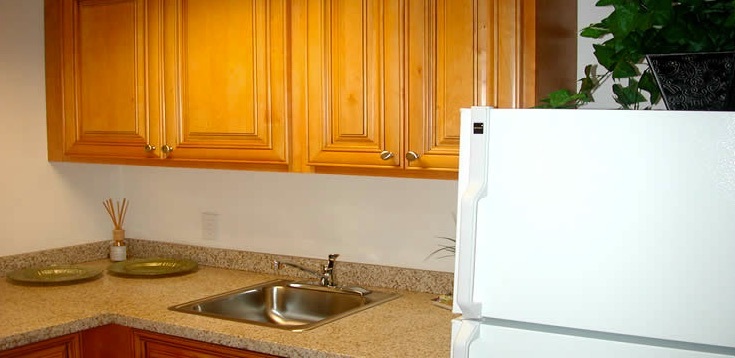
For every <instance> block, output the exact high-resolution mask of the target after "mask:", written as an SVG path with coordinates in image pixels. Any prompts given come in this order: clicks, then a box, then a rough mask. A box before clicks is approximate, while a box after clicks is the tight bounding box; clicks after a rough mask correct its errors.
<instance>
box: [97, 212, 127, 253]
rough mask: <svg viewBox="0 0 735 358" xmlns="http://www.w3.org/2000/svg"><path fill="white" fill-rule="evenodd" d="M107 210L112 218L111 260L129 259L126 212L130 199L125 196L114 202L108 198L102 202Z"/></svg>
mask: <svg viewBox="0 0 735 358" xmlns="http://www.w3.org/2000/svg"><path fill="white" fill-rule="evenodd" d="M102 204H103V205H104V206H105V210H107V214H109V215H110V219H112V226H113V228H112V246H110V260H112V261H125V259H127V246H126V244H125V230H124V229H123V223H125V214H126V213H127V212H128V199H125V198H123V200H122V202H119V201H117V202H115V203H113V202H112V199H107V200H105V201H103V202H102Z"/></svg>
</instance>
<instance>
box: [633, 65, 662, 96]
mask: <svg viewBox="0 0 735 358" xmlns="http://www.w3.org/2000/svg"><path fill="white" fill-rule="evenodd" d="M638 88H640V89H641V90H643V91H646V92H648V95H649V98H650V101H649V102H651V104H656V103H658V102H659V101H660V100H661V90H660V89H659V87H658V83H657V82H656V78H655V77H654V76H653V73H652V72H651V70H650V69H646V70H645V71H643V74H642V75H641V78H640V81H639V82H638Z"/></svg>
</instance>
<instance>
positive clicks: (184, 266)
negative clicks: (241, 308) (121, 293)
mask: <svg viewBox="0 0 735 358" xmlns="http://www.w3.org/2000/svg"><path fill="white" fill-rule="evenodd" d="M197 268H199V265H197V263H196V261H192V260H187V259H170V258H160V257H155V258H149V259H130V260H125V261H120V262H116V263H114V264H112V265H110V266H109V267H107V272H109V273H111V274H113V275H119V276H131V277H162V276H174V275H183V274H187V273H190V272H194V271H196V270H197Z"/></svg>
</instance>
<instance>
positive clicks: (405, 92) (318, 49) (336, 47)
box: [292, 0, 485, 175]
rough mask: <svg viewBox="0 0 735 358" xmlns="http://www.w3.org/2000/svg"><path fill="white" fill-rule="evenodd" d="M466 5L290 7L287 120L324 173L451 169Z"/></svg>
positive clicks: (469, 1) (464, 82)
mask: <svg viewBox="0 0 735 358" xmlns="http://www.w3.org/2000/svg"><path fill="white" fill-rule="evenodd" d="M480 6H481V5H480V4H479V2H478V1H475V0H461V1H450V0H437V1H425V0H413V1H398V0H381V1H372V0H371V1H368V0H364V1H352V0H332V1H309V0H302V1H294V8H293V12H292V14H293V15H292V26H293V34H294V51H293V62H292V64H293V68H294V70H293V72H294V73H295V74H296V75H295V76H294V89H295V91H294V99H295V105H294V113H293V116H294V121H295V122H299V123H305V137H306V139H305V141H304V142H303V144H304V146H303V148H302V153H303V154H306V155H305V157H306V158H305V165H306V166H308V167H314V168H315V170H316V171H329V170H330V167H331V168H332V169H334V168H335V167H341V169H342V170H344V169H345V168H350V167H362V168H370V169H382V170H392V172H389V173H390V174H389V175H399V174H400V171H406V170H434V171H456V169H457V159H458V157H457V152H458V146H459V108H461V107H466V106H470V105H472V104H474V103H477V102H478V101H477V100H476V96H477V89H478V86H479V83H478V82H476V81H475V80H476V77H475V70H476V69H477V67H478V66H479V65H480V61H481V57H480V56H478V54H479V52H480V51H481V49H480V46H482V44H480V42H478V41H476V37H475V33H476V31H477V29H478V28H479V26H480V24H481V23H482V22H483V21H485V20H484V18H482V17H479V18H478V16H477V15H478V14H480V12H479V10H480V9H479V7H480Z"/></svg>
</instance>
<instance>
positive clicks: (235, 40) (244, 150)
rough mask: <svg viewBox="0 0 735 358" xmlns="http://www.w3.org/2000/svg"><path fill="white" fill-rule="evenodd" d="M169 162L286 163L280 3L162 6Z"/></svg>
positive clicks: (220, 0)
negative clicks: (169, 149) (170, 150)
mask: <svg viewBox="0 0 735 358" xmlns="http://www.w3.org/2000/svg"><path fill="white" fill-rule="evenodd" d="M164 4H165V5H164V14H165V15H164V24H165V25H164V27H165V30H164V31H165V35H164V43H165V44H164V48H165V52H164V59H165V60H164V68H165V69H164V82H165V114H164V116H165V133H166V137H165V138H166V139H165V143H163V145H166V146H169V147H170V148H171V149H173V151H172V152H170V153H169V154H168V155H166V158H167V160H171V161H178V160H183V161H187V160H189V161H223V162H227V161H234V162H240V163H242V162H254V163H270V164H282V165H285V164H286V163H287V162H288V155H287V135H288V129H287V100H288V96H287V90H288V87H287V83H286V79H287V76H286V75H287V70H288V68H287V65H286V61H287V56H288V33H287V22H286V14H287V13H288V4H287V2H286V1H285V0H268V1H264V0H217V1H211V0H165V1H164Z"/></svg>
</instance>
